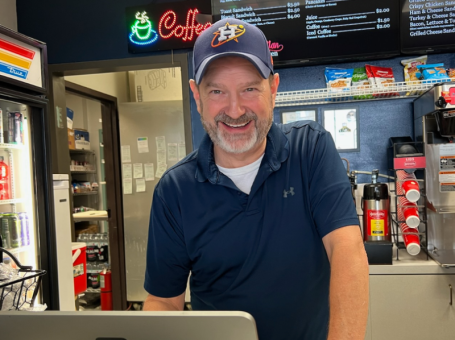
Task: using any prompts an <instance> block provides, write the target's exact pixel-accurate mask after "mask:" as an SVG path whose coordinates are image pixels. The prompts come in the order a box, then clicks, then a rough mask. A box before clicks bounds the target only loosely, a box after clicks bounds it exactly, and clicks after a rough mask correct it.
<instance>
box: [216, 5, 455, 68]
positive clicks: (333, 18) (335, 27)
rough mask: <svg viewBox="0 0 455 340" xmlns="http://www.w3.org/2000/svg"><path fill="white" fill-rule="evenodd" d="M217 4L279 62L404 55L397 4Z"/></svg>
mask: <svg viewBox="0 0 455 340" xmlns="http://www.w3.org/2000/svg"><path fill="white" fill-rule="evenodd" d="M454 1H455V0H454ZM212 4H213V14H214V19H215V20H219V19H224V18H231V17H235V18H237V19H241V20H243V21H246V22H248V23H251V24H254V25H256V26H258V27H259V28H261V30H262V31H263V32H264V34H265V36H266V37H267V39H268V40H269V47H271V52H272V56H274V57H275V60H276V61H278V62H279V61H281V60H291V59H293V60H297V59H305V58H309V59H311V58H325V57H327V58H328V57H331V56H343V55H360V54H375V53H382V52H393V53H394V54H398V52H399V38H398V35H399V33H398V29H399V7H398V6H399V3H398V1H396V0H381V1H376V0H343V1H340V0H301V1H295V2H290V1H286V2H285V1H248V0H240V1H235V0H233V1H228V0H219V1H213V2H212ZM335 49H336V50H335Z"/></svg>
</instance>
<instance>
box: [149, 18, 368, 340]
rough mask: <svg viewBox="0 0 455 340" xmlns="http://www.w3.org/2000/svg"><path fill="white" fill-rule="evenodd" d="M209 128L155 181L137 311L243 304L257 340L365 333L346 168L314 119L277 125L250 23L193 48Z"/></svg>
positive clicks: (209, 34) (234, 23) (205, 37)
mask: <svg viewBox="0 0 455 340" xmlns="http://www.w3.org/2000/svg"><path fill="white" fill-rule="evenodd" d="M194 69H195V79H194V80H191V81H190V86H191V89H192V91H193V96H194V99H195V101H196V103H197V107H198V111H199V113H200V115H201V120H202V123H203V125H204V128H205V130H206V131H207V133H208V135H206V136H205V137H204V139H203V141H202V143H201V145H200V147H199V150H197V151H195V152H193V153H191V154H190V155H188V156H187V157H186V158H185V159H184V160H182V161H181V162H179V163H178V164H177V165H175V166H174V167H172V168H170V169H169V170H168V171H167V173H166V174H165V175H164V176H163V177H162V178H161V180H160V182H159V183H158V185H157V186H156V189H155V193H154V196H153V204H152V212H151V218H150V231H149V243H148V250H147V270H146V278H145V285H144V286H145V289H146V290H147V291H148V292H149V293H150V295H149V296H148V297H147V299H146V301H145V303H144V310H182V309H183V307H184V301H185V300H184V299H185V287H186V282H187V278H188V275H189V273H190V271H191V304H192V307H193V309H195V310H241V311H246V312H249V313H251V314H252V315H253V317H254V318H255V320H256V323H257V327H258V333H259V338H260V340H281V339H285V340H319V339H320V340H322V339H331V340H333V339H337V340H343V339H349V340H353V339H362V340H363V338H364V334H365V328H366V320H367V314H368V264H367V259H366V255H365V250H364V247H363V243H362V238H361V234H360V230H359V227H358V218H357V215H356V211H355V207H354V205H353V204H352V196H351V189H350V184H349V181H348V178H347V176H346V171H345V169H344V167H343V165H342V162H341V159H340V157H339V155H338V153H337V151H336V149H335V146H334V143H333V140H332V138H331V137H330V134H328V133H327V132H326V131H325V130H324V129H323V128H322V127H321V126H319V125H318V124H316V123H314V122H297V123H293V124H290V125H284V126H279V125H275V124H273V123H272V117H273V107H274V105H275V96H276V93H277V90H278V84H279V76H278V74H274V73H273V64H272V58H271V56H270V52H269V50H268V44H267V41H266V38H265V36H264V35H263V33H262V32H261V31H260V30H259V29H258V28H257V27H255V26H253V25H249V24H247V23H245V22H242V21H240V20H236V19H227V20H221V21H219V22H217V23H215V24H214V25H213V26H212V27H211V28H209V29H207V30H206V31H204V32H203V33H202V34H201V35H200V36H199V38H198V39H197V41H196V43H195V46H194Z"/></svg>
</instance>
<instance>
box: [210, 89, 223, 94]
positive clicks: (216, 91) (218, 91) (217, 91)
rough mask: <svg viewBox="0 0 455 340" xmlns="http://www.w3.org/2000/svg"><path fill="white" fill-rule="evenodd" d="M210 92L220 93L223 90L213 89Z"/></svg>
mask: <svg viewBox="0 0 455 340" xmlns="http://www.w3.org/2000/svg"><path fill="white" fill-rule="evenodd" d="M210 93H213V94H220V93H221V91H220V90H212V91H210Z"/></svg>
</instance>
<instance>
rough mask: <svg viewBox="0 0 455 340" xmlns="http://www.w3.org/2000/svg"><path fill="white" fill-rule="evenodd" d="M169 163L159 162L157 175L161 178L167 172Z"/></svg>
mask: <svg viewBox="0 0 455 340" xmlns="http://www.w3.org/2000/svg"><path fill="white" fill-rule="evenodd" d="M166 169H167V164H165V163H164V164H163V163H158V167H157V169H156V173H155V177H158V178H161V177H162V176H163V174H164V173H165V172H166Z"/></svg>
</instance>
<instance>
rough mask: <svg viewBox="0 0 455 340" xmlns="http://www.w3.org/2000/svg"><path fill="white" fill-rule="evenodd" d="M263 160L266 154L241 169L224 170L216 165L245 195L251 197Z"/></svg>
mask: <svg viewBox="0 0 455 340" xmlns="http://www.w3.org/2000/svg"><path fill="white" fill-rule="evenodd" d="M262 158H264V154H263V155H262V156H261V157H259V158H258V160H256V161H254V162H253V163H251V164H248V165H245V166H242V167H240V168H233V169H228V168H223V167H222V166H219V165H218V164H217V165H216V166H217V167H218V169H220V171H221V172H222V173H223V174H225V175H226V176H227V177H229V178H230V179H231V181H232V182H234V184H235V185H236V186H237V188H239V189H240V190H241V191H243V192H244V193H245V194H247V195H249V194H250V191H251V187H252V186H253V182H254V179H255V178H256V175H257V174H258V170H259V166H260V165H261V162H262Z"/></svg>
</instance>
